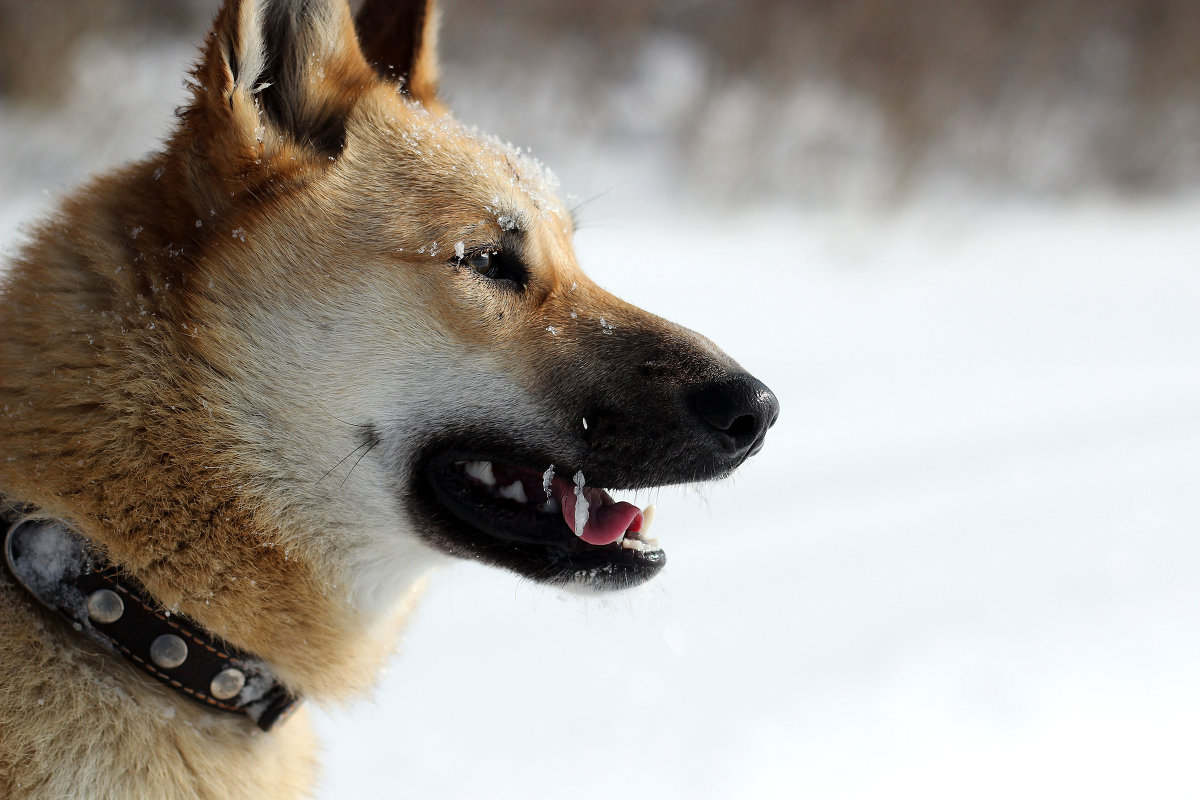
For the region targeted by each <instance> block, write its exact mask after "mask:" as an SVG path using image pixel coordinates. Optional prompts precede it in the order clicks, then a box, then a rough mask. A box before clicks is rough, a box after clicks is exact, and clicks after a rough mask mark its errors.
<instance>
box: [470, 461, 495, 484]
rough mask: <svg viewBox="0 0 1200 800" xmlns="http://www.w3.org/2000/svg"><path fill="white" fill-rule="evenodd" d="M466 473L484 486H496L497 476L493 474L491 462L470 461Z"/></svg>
mask: <svg viewBox="0 0 1200 800" xmlns="http://www.w3.org/2000/svg"><path fill="white" fill-rule="evenodd" d="M466 472H467V474H468V475H470V476H471V477H472V478H474V479H475V480H477V481H479V482H480V483H482V484H483V485H484V486H495V485H496V476H495V475H493V474H492V462H490V461H468V462H467V466H466Z"/></svg>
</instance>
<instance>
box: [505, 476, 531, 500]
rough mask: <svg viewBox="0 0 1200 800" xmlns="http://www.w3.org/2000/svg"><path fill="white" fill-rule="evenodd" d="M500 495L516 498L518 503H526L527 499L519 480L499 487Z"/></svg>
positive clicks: (510, 498) (511, 498)
mask: <svg viewBox="0 0 1200 800" xmlns="http://www.w3.org/2000/svg"><path fill="white" fill-rule="evenodd" d="M500 496H501V497H507V498H508V499H509V500H516V501H517V502H518V503H528V502H529V499H528V498H527V497H525V487H524V486H522V485H521V482H520V481H513V482H512V483H510V484H509V485H508V486H502V487H501V488H500Z"/></svg>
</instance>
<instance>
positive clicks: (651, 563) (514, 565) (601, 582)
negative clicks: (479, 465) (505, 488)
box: [413, 446, 667, 590]
mask: <svg viewBox="0 0 1200 800" xmlns="http://www.w3.org/2000/svg"><path fill="white" fill-rule="evenodd" d="M514 452H515V450H510V449H508V448H502V447H498V448H487V449H486V450H480V449H478V448H471V449H466V448H461V447H453V446H449V447H446V446H435V447H430V448H428V449H427V450H426V455H425V456H424V457H423V458H422V459H421V460H420V461H419V462H418V468H417V469H416V471H415V481H414V486H413V490H414V496H415V497H416V499H417V504H418V508H419V509H420V511H421V516H422V517H423V519H422V520H420V523H419V524H418V526H417V529H418V531H419V533H420V535H421V536H422V538H424V539H425V540H426V541H427V542H429V543H430V544H432V545H433V546H434V547H436V548H438V549H440V550H442V551H443V552H446V553H448V554H449V555H452V556H457V557H460V558H467V559H471V560H476V561H482V562H485V563H490V564H493V565H495V566H499V567H503V568H505V569H509V570H512V571H513V572H516V573H517V574H519V575H522V576H524V577H526V578H530V579H531V580H536V581H539V582H542V583H549V584H559V585H565V584H573V585H582V586H590V587H592V588H596V589H603V590H613V589H623V588H628V587H631V586H637V585H638V584H641V583H645V582H646V581H648V580H650V579H651V578H653V577H654V576H655V575H657V574H658V573H659V571H661V570H662V568H663V566H665V565H666V562H667V556H666V553H664V552H663V551H662V550H661V549H660V550H651V551H639V550H632V549H629V548H624V547H621V546H620V545H619V544H610V545H604V546H596V545H590V544H587V543H585V542H583V541H582V540H580V539H579V538H577V537H576V536H575V534H574V533H572V532H571V530H570V529H569V528H568V527H567V526H566V524H565V523H564V522H563V520H562V518H561V517H560V516H558V515H548V514H540V513H538V512H536V511H531V510H523V509H521V508H520V507H519V506H518V505H517V504H515V503H507V502H505V501H499V500H494V499H489V498H485V497H484V496H483V495H482V493H480V492H479V491H478V490H477V489H476V488H475V487H474V486H473V485H472V484H471V483H470V482H469V481H468V480H467V479H466V478H465V477H463V474H462V471H461V469H460V468H459V467H458V466H457V464H458V463H459V462H463V461H492V462H501V463H507V464H514V465H519V466H526V467H527V468H529V469H537V467H535V466H532V465H535V464H537V463H546V464H548V463H551V461H552V459H537V458H533V457H524V458H523V457H522V456H521V455H519V454H517V455H514V454H513V453H514Z"/></svg>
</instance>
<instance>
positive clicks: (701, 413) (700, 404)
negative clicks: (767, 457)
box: [688, 373, 779, 455]
mask: <svg viewBox="0 0 1200 800" xmlns="http://www.w3.org/2000/svg"><path fill="white" fill-rule="evenodd" d="M688 400H689V404H690V405H691V408H692V410H693V411H694V412H695V413H696V416H698V417H699V418H700V420H701V421H702V423H703V424H704V426H705V427H706V428H707V429H708V431H709V433H711V434H712V435H713V436H714V437H715V438H716V440H717V442H718V443H719V444H720V445H721V447H722V449H724V450H726V451H728V452H730V453H731V454H734V455H741V454H743V453H745V452H746V451H748V450H752V451H754V452H757V450H758V449H759V448H761V447H762V443H763V439H764V437H765V436H766V433H767V429H768V428H770V427H771V426H772V425H774V424H775V420H776V419H778V418H779V398H777V397H776V396H775V393H774V392H772V391H771V390H770V389H768V388H767V386H766V384H764V383H763V382H762V381H760V380H758V379H757V378H755V377H754V376H753V375H749V374H747V373H740V374H737V375H734V376H732V377H726V378H723V379H721V380H718V381H714V382H712V383H709V384H706V385H704V386H702V387H700V388H699V389H697V390H696V391H694V392H692V394H691V395H690V396H689V398H688Z"/></svg>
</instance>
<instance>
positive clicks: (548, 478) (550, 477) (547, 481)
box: [542, 464, 554, 505]
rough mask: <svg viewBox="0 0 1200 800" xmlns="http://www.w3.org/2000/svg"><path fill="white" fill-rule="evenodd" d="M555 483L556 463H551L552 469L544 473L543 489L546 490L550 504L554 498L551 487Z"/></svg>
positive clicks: (547, 501)
mask: <svg viewBox="0 0 1200 800" xmlns="http://www.w3.org/2000/svg"><path fill="white" fill-rule="evenodd" d="M553 485H554V465H553V464H551V465H550V469H548V470H546V471H545V472H543V473H542V489H543V490H544V491H545V492H546V504H547V505H549V503H550V500H552V499H553V498H552V496H551V492H550V487H551V486H553Z"/></svg>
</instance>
